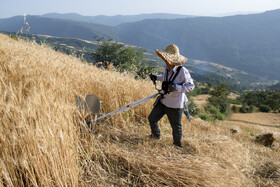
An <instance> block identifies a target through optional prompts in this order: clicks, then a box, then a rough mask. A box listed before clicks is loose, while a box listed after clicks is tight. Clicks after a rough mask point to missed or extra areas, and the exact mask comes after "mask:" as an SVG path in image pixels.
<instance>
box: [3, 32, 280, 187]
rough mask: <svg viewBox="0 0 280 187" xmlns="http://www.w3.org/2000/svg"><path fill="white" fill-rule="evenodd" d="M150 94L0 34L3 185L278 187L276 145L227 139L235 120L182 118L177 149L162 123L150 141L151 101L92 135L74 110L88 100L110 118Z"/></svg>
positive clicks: (142, 86) (146, 85)
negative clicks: (97, 103)
mask: <svg viewBox="0 0 280 187" xmlns="http://www.w3.org/2000/svg"><path fill="white" fill-rule="evenodd" d="M153 93H156V92H155V89H154V88H153V85H152V83H151V81H145V80H135V79H133V77H132V76H129V75H123V74H119V73H117V72H113V71H102V70H99V69H97V68H96V67H94V66H92V65H89V64H87V63H85V62H83V61H81V60H80V59H77V58H74V57H72V56H67V55H64V54H61V53H58V52H55V51H53V50H52V49H51V48H50V47H48V46H46V45H38V44H35V43H33V42H31V41H29V42H26V41H22V40H18V41H17V40H13V39H11V38H10V37H8V36H5V35H2V34H0V116H1V121H0V135H1V136H0V186H240V187H241V186H249V187H250V186H279V184H280V179H279V176H280V172H279V168H280V163H279V162H280V161H279V158H280V151H279V139H277V141H276V145H275V147H273V148H267V147H264V146H262V145H258V144H255V143H254V141H253V138H254V137H253V136H252V135H251V134H250V133H248V131H247V130H246V129H247V128H246V129H242V128H241V131H240V132H239V134H237V135H236V134H235V135H234V134H231V132H230V128H231V127H232V126H235V125H236V124H234V123H233V122H230V121H226V122H220V123H216V124H209V123H207V122H204V121H202V120H199V119H193V120H192V122H188V121H187V120H186V119H185V118H184V119H183V139H182V144H183V146H184V147H183V148H182V149H178V148H175V147H173V146H172V133H171V127H170V125H169V123H168V121H167V119H166V118H164V119H163V120H162V121H161V122H160V128H161V131H162V135H163V138H162V139H161V140H159V141H154V140H150V139H148V138H146V136H147V135H149V134H150V127H149V125H148V121H147V117H148V115H149V113H150V111H151V109H152V103H153V101H150V102H148V103H146V104H144V105H141V106H137V107H136V108H135V109H132V110H130V111H128V112H125V113H123V114H118V115H115V116H112V117H108V118H106V119H104V120H101V121H99V122H96V123H95V124H92V126H91V127H90V128H88V127H87V126H86V125H85V123H84V122H83V120H82V119H83V117H84V116H82V115H81V114H79V113H77V108H76V106H75V102H76V99H77V97H78V96H79V95H83V94H94V95H96V96H98V97H99V98H100V100H101V113H108V112H111V111H113V110H115V109H117V108H119V107H121V106H123V105H125V104H128V103H130V102H133V101H137V100H139V99H142V98H144V97H146V96H149V95H151V94H153ZM273 130H274V131H275V132H277V133H278V134H279V132H280V130H279V129H277V128H274V129H273ZM261 131H262V129H258V132H261ZM278 138H279V137H278Z"/></svg>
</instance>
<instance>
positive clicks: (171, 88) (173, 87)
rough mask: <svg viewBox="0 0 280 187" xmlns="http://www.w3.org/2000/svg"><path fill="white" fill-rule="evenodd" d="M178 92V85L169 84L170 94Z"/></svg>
mask: <svg viewBox="0 0 280 187" xmlns="http://www.w3.org/2000/svg"><path fill="white" fill-rule="evenodd" d="M174 91H176V84H175V83H174V82H172V83H170V84H168V92H174Z"/></svg>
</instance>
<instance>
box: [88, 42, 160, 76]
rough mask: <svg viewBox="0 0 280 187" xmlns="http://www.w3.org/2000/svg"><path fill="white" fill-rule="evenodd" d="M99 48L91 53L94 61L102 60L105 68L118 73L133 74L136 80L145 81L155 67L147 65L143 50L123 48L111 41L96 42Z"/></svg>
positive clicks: (122, 45)
mask: <svg viewBox="0 0 280 187" xmlns="http://www.w3.org/2000/svg"><path fill="white" fill-rule="evenodd" d="M97 43H98V46H99V48H98V49H97V50H96V51H94V52H93V53H92V57H93V59H94V60H95V61H98V60H102V62H103V66H104V67H105V68H106V67H107V66H108V65H109V64H113V66H114V67H115V68H116V69H117V70H118V71H120V72H123V71H126V72H130V73H133V74H134V75H135V77H136V78H143V79H145V78H146V77H147V76H148V75H149V74H150V73H151V72H154V71H155V67H153V66H149V65H147V62H146V58H145V56H144V51H143V50H134V49H133V48H132V47H125V45H124V44H119V43H117V42H113V41H112V39H109V40H107V41H104V39H103V38H101V39H98V40H97Z"/></svg>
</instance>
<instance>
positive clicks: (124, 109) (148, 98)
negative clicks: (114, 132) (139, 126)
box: [91, 93, 159, 122]
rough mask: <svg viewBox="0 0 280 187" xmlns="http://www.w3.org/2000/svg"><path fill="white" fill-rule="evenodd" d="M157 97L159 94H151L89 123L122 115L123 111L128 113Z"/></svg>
mask: <svg viewBox="0 0 280 187" xmlns="http://www.w3.org/2000/svg"><path fill="white" fill-rule="evenodd" d="M158 95H159V93H156V94H153V95H150V96H148V97H145V98H143V99H141V100H139V101H135V102H133V103H129V104H127V105H125V106H123V107H121V108H119V109H117V110H115V111H113V112H111V113H108V114H104V115H103V116H100V117H99V118H96V119H93V120H91V122H94V121H97V120H100V119H103V118H105V117H108V116H111V115H114V114H118V113H122V112H125V111H128V110H130V109H131V108H133V107H135V106H137V105H140V104H144V103H146V102H148V101H149V100H150V99H153V98H156V97H157V96H158Z"/></svg>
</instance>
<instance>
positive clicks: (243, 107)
mask: <svg viewBox="0 0 280 187" xmlns="http://www.w3.org/2000/svg"><path fill="white" fill-rule="evenodd" d="M240 112H241V113H250V107H249V106H242V107H241V108H240Z"/></svg>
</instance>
